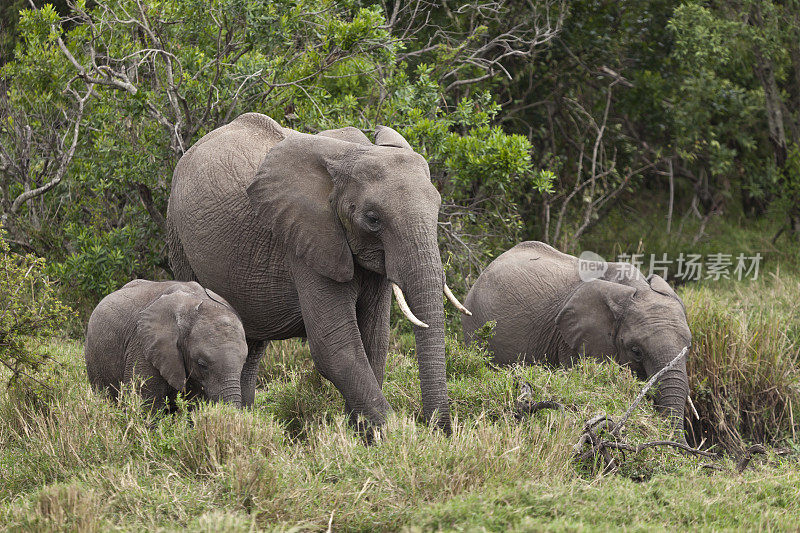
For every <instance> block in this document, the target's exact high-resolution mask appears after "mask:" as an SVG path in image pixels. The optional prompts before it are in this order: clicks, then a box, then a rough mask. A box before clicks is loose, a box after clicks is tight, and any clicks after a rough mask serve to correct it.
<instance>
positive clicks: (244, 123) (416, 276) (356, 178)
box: [167, 113, 460, 431]
mask: <svg viewBox="0 0 800 533" xmlns="http://www.w3.org/2000/svg"><path fill="white" fill-rule="evenodd" d="M440 203H441V198H440V196H439V193H438V192H437V190H436V188H435V187H434V186H433V184H432V183H431V180H430V172H429V170H428V165H427V163H426V161H425V159H424V158H423V157H422V156H421V155H419V154H417V153H416V152H414V151H413V150H412V149H411V147H410V146H409V144H408V143H407V142H406V140H405V139H403V137H402V136H401V135H400V134H399V133H397V132H396V131H394V130H393V129H391V128H387V127H383V126H378V128H377V131H376V137H375V144H373V143H371V142H370V141H369V140H368V139H367V137H366V136H365V135H364V134H363V133H362V132H361V131H360V130H357V129H355V128H350V127H348V128H342V129H338V130H329V131H325V132H322V133H320V134H317V135H309V134H304V133H298V132H296V131H293V130H290V129H288V128H283V127H281V126H280V125H278V124H277V123H276V122H275V121H274V120H272V119H271V118H269V117H267V116H265V115H261V114H258V113H247V114H244V115H242V116H240V117H238V118H237V119H235V120H234V121H233V122H231V123H230V124H227V125H225V126H223V127H221V128H218V129H216V130H214V131H212V132H210V133H209V134H207V135H206V136H204V137H203V138H202V139H200V140H199V141H197V143H195V144H194V146H192V147H191V149H189V150H188V151H187V152H186V153H185V154H184V155H183V157H182V158H181V159H180V161H179V162H178V165H177V166H176V168H175V173H174V177H173V180H172V193H171V195H170V198H169V206H168V208H167V227H168V237H169V251H170V263H171V265H172V268H173V272H174V273H175V276H176V277H177V278H178V279H182V280H197V281H199V282H200V283H202V284H203V286H206V287H209V288H211V289H213V290H215V291H216V292H218V293H219V294H221V295H222V296H224V297H225V298H226V299H227V300H228V301H229V302H231V304H232V305H233V307H234V308H236V309H237V310H238V311H239V314H240V315H241V317H242V322H243V324H244V329H245V333H246V334H247V339H248V344H249V347H250V352H249V354H248V357H247V361H246V363H245V367H244V369H243V370H242V402H243V404H244V405H245V406H247V405H252V403H253V398H254V394H255V382H256V374H257V368H258V361H259V359H260V357H261V356H262V354H263V352H264V346H265V341H269V340H276V339H286V338H291V337H306V338H307V339H308V342H309V346H310V349H311V354H312V357H313V360H314V364H315V366H316V368H317V369H318V371H319V372H320V373H321V374H322V375H323V376H324V377H325V378H327V379H329V380H330V381H331V382H333V384H334V385H335V386H336V388H337V389H338V390H339V391H340V392H341V393H342V395H343V396H344V399H345V406H346V410H347V412H348V413H349V414H350V415H351V421H353V422H355V421H357V420H358V415H363V417H364V419H365V421H366V422H367V423H369V424H372V425H375V426H380V425H381V424H382V423H383V422H384V420H385V417H386V414H387V412H388V411H389V409H390V407H389V404H388V403H387V401H386V399H385V398H384V396H383V393H382V392H381V386H382V384H383V374H384V366H385V362H386V354H387V351H388V344H389V311H390V308H391V294H392V290H393V291H394V294H395V296H396V297H397V300H398V304H399V305H400V307H401V309H402V310H403V312H404V313H405V314H406V316H407V317H408V318H409V319H410V320H411V321H412V322H413V323H414V325H415V329H414V333H415V335H416V340H417V356H418V359H419V373H420V379H421V382H422V403H423V411H424V414H425V415H426V416H427V417H428V418H431V417H433V416H434V413H438V417H437V421H438V424H439V425H440V426H441V427H442V428H443V429H445V430H446V431H450V412H449V405H448V399H447V387H446V383H445V356H444V310H443V299H442V293H443V292H449V291H445V289H446V285H445V284H444V272H443V269H442V262H441V258H440V256H439V249H438V245H437V237H436V234H437V227H438V223H437V220H438V212H439V205H440ZM403 292H405V293H406V294H407V295H408V302H406V300H405V298H404V296H403ZM458 305H459V306H460V304H458ZM412 309H413V313H412V312H411V310H412ZM415 315H416V316H415ZM417 317H418V318H417Z"/></svg>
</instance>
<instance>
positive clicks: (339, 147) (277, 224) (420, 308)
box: [247, 126, 460, 430]
mask: <svg viewBox="0 0 800 533" xmlns="http://www.w3.org/2000/svg"><path fill="white" fill-rule="evenodd" d="M247 194H248V196H249V198H250V202H251V204H252V205H253V206H254V207H255V208H256V209H257V210H258V212H259V213H260V216H261V217H262V219H263V220H264V222H265V224H267V225H268V226H269V227H270V228H271V231H272V234H273V236H275V237H277V238H278V239H279V240H280V241H282V242H284V243H286V244H287V245H288V246H287V250H288V253H289V255H290V256H291V260H292V261H303V262H304V263H305V264H306V265H307V266H308V267H310V268H311V269H313V270H314V271H316V272H317V273H318V274H319V275H321V276H326V277H328V278H330V279H333V280H335V281H337V282H341V283H346V282H349V281H350V280H351V279H353V276H354V268H355V265H358V266H359V267H360V268H363V269H366V270H369V271H372V272H376V273H378V274H381V275H383V276H386V278H388V280H389V281H390V282H391V283H392V285H393V288H394V293H395V295H396V296H397V298H398V304H399V305H400V307H401V309H402V310H403V312H404V313H405V314H406V316H407V317H408V318H409V319H410V320H411V321H412V322H413V323H414V324H415V326H416V327H415V330H414V333H415V336H416V340H417V355H418V359H419V372H420V380H421V383H422V401H423V410H424V413H425V415H426V416H427V417H428V418H430V417H433V416H434V413H436V412H438V423H439V425H440V426H442V427H443V428H445V429H446V430H449V428H450V415H449V406H448V399H447V387H446V383H445V354H444V309H443V302H442V293H443V292H445V291H446V289H445V288H446V285H445V284H444V272H443V269H442V262H441V257H440V255H439V248H438V243H437V227H438V213H439V206H440V204H441V197H440V196H439V193H438V191H437V190H436V188H435V187H434V186H433V184H432V183H431V178H430V171H429V169H428V164H427V162H426V161H425V159H424V158H423V157H422V156H421V155H419V154H418V153H416V152H414V151H413V150H412V149H411V147H410V146H409V144H408V142H406V140H405V139H404V138H403V137H402V136H401V135H400V134H399V133H397V132H396V131H394V130H393V129H391V128H387V127H384V126H378V128H377V130H376V138H375V144H372V143H370V142H369V140H368V139H367V138H366V136H364V135H363V134H362V133H361V132H360V131H359V130H356V129H355V128H343V129H340V130H331V131H328V132H323V133H322V134H320V135H307V134H302V133H291V134H289V135H288V136H287V137H286V138H285V139H284V140H283V141H281V142H280V143H278V144H277V145H275V146H274V147H273V148H272V150H271V151H270V152H269V153H268V154H267V156H266V158H265V159H264V161H263V162H262V163H261V166H260V168H259V171H258V173H257V174H256V177H255V179H254V181H253V182H252V184H251V185H250V186H249V187H248V189H247ZM403 292H405V294H407V295H408V301H407V302H406V300H405V298H404V296H403ZM447 292H449V291H447ZM459 305H460V304H459ZM412 311H413V312H412Z"/></svg>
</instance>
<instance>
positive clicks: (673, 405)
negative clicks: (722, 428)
mask: <svg viewBox="0 0 800 533" xmlns="http://www.w3.org/2000/svg"><path fill="white" fill-rule="evenodd" d="M465 303H466V305H467V307H469V309H470V310H471V311H472V312H473V315H472V316H469V317H464V318H463V320H462V324H463V327H464V336H465V339H467V340H468V341H471V340H473V338H474V336H475V331H476V329H478V328H480V327H481V326H483V325H484V324H485V323H486V322H487V321H490V320H494V321H496V322H497V324H496V326H495V329H494V335H493V336H492V338H491V339H490V340H489V349H490V350H491V352H492V354H493V357H494V360H495V362H497V363H500V364H510V363H514V362H517V361H526V362H540V363H547V364H550V365H553V366H566V367H568V366H571V365H572V364H573V362H574V361H575V360H576V358H577V357H579V356H581V355H583V354H586V355H589V356H595V357H599V358H611V359H613V360H614V361H616V362H618V363H619V364H621V365H624V366H628V367H630V368H631V370H633V372H635V373H636V374H637V375H638V376H639V377H640V378H642V379H645V378H649V377H650V376H652V375H653V374H655V373H656V372H658V371H659V370H661V369H662V368H664V367H665V366H666V365H667V364H669V363H670V362H671V361H672V359H674V358H675V356H677V355H678V353H680V351H681V350H682V349H683V348H684V346H691V342H692V334H691V331H690V330H689V326H688V324H687V320H686V311H685V309H684V307H683V302H681V300H680V298H679V297H678V295H677V294H676V293H675V291H673V290H672V288H671V287H670V286H669V285H668V284H667V282H666V281H664V280H663V279H662V278H661V277H660V276H657V275H653V276H651V277H650V278H647V279H646V278H645V277H644V276H643V275H642V274H641V272H639V270H638V269H636V268H633V267H632V265H630V264H628V263H605V262H598V261H583V260H579V259H578V258H577V257H574V256H571V255H567V254H564V253H561V252H559V251H558V250H556V249H555V248H553V247H551V246H549V245H547V244H545V243H542V242H535V241H531V242H523V243H520V244H518V245H516V246H515V247H513V248H511V249H510V250H508V251H506V252H505V253H503V254H502V255H500V256H499V257H498V258H497V259H495V260H494V261H493V262H492V263H491V264H490V265H489V266H488V267H487V268H486V270H484V271H483V272H482V273H481V275H480V276H479V277H478V279H477V281H476V282H475V285H474V286H473V287H472V289H471V290H470V291H469V294H468V295H467V299H466V301H465ZM688 393H689V385H688V380H687V375H686V363H685V358H684V359H683V360H681V361H680V363H679V364H677V365H676V366H675V367H673V368H672V369H671V370H669V371H667V372H665V373H664V374H663V375H662V377H661V378H660V379H659V383H658V392H657V396H656V405H657V406H659V407H660V408H661V410H662V411H664V412H666V413H667V414H669V415H671V416H672V417H673V422H674V425H675V426H676V427H677V428H679V429H680V428H682V427H683V409H684V405H685V404H686V400H687V396H688ZM681 434H682V433H681Z"/></svg>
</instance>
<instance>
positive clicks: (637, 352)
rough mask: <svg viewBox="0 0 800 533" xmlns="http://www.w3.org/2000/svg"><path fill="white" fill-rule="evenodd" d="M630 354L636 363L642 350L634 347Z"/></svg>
mask: <svg viewBox="0 0 800 533" xmlns="http://www.w3.org/2000/svg"><path fill="white" fill-rule="evenodd" d="M631 352H633V356H634V357H635V358H636V360H637V361H638V360H640V359H641V358H642V349H641V348H639V347H638V346H634V347H633V348H631Z"/></svg>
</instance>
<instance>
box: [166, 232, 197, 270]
mask: <svg viewBox="0 0 800 533" xmlns="http://www.w3.org/2000/svg"><path fill="white" fill-rule="evenodd" d="M167 247H168V248H169V267H170V268H171V269H172V274H173V276H175V279H176V280H177V281H198V279H197V276H195V275H194V270H192V267H191V266H190V265H189V259H188V258H187V257H186V252H184V251H183V243H182V242H181V239H180V237H178V230H176V229H175V225H174V224H171V223H170V220H169V219H167Z"/></svg>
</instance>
